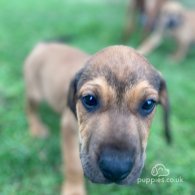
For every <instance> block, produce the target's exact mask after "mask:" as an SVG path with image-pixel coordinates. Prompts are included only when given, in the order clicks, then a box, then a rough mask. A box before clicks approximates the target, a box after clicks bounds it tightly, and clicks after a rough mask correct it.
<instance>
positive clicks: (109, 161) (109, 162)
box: [80, 152, 144, 185]
mask: <svg viewBox="0 0 195 195" xmlns="http://www.w3.org/2000/svg"><path fill="white" fill-rule="evenodd" d="M104 155H105V156H104ZM104 155H103V157H101V158H100V157H99V158H97V159H95V158H93V156H90V155H88V154H86V153H85V152H81V155H80V157H81V162H82V166H83V170H84V175H85V176H86V177H87V178H88V179H89V180H90V181H91V182H93V183H101V184H110V183H115V184H118V185H131V184H133V183H135V182H136V180H137V178H138V177H139V176H140V174H141V171H142V168H143V165H144V158H143V157H140V155H139V157H138V158H137V159H135V160H134V161H132V160H131V158H129V157H127V158H125V154H124V153H119V154H118V157H116V156H112V157H110V156H109V155H107V152H105V153H104ZM141 156H144V155H141ZM121 162H122V163H121Z"/></svg>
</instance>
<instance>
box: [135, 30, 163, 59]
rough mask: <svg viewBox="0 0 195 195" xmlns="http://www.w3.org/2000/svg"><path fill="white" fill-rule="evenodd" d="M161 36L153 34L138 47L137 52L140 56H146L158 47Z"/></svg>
mask: <svg viewBox="0 0 195 195" xmlns="http://www.w3.org/2000/svg"><path fill="white" fill-rule="evenodd" d="M162 36H163V35H162V34H161V33H159V32H154V33H153V34H152V35H151V36H150V37H149V38H148V39H147V40H146V41H144V42H143V44H142V45H141V46H140V47H138V49H137V50H138V52H139V53H141V54H142V55H148V54H149V53H150V52H152V51H153V50H154V49H156V48H157V47H158V46H159V45H160V43H161V41H162Z"/></svg>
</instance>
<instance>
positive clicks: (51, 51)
mask: <svg viewBox="0 0 195 195" xmlns="http://www.w3.org/2000/svg"><path fill="white" fill-rule="evenodd" d="M84 64H85V66H84ZM24 75H25V82H26V96H27V118H28V121H29V126H30V132H31V134H32V135H33V136H38V137H45V136H47V134H48V131H47V129H46V127H45V126H44V125H43V124H42V122H41V120H40V119H39V118H38V115H37V108H38V105H39V103H40V102H41V101H46V102H47V103H48V104H49V105H50V106H51V107H52V108H53V109H54V110H55V111H57V112H58V113H60V115H61V138H62V140H61V142H62V153H63V160H64V164H65V166H64V171H65V176H66V181H65V182H64V184H63V186H62V194H63V195H85V194H86V192H85V187H84V180H83V171H84V174H85V175H86V176H87V177H88V178H89V179H90V180H91V181H93V182H97V183H109V182H113V181H109V180H108V179H107V178H105V177H104V175H103V174H102V172H101V170H100V168H99V167H98V159H99V157H100V156H101V154H102V152H103V151H104V150H106V149H107V148H110V147H111V148H112V147H113V148H117V151H118V150H119V151H120V152H121V153H124V152H127V154H131V153H132V152H133V157H132V158H133V159H134V161H133V162H134V165H133V168H132V171H131V172H130V173H129V175H128V176H127V177H126V178H125V179H123V180H122V181H121V182H117V181H115V182H116V183H118V184H125V185H130V184H131V183H133V182H135V181H136V179H137V178H138V176H139V174H140V173H141V170H142V167H143V164H144V159H145V149H146V145H147V138H148V134H149V127H150V124H151V121H152V118H153V115H154V111H152V113H150V115H148V116H142V115H141V113H140V106H141V105H142V103H143V102H144V101H145V100H147V99H148V98H152V99H154V100H155V101H157V102H159V103H163V106H164V108H165V109H164V110H166V108H168V98H167V92H166V85H165V82H164V81H163V79H162V77H161V76H160V74H159V73H158V72H157V71H156V70H155V69H154V68H153V67H152V66H151V65H150V64H149V63H148V62H147V60H146V59H145V58H143V57H142V56H141V55H139V54H138V53H137V52H136V51H135V50H134V49H132V48H129V47H125V46H112V47H108V48H106V49H104V50H101V51H100V52H98V53H96V54H95V55H93V56H92V57H90V56H89V55H88V54H86V53H84V52H82V51H80V50H78V49H75V48H72V47H69V46H67V45H62V44H56V43H50V44H47V43H41V44H39V45H38V46H36V47H35V48H34V50H33V51H32V53H31V54H30V55H29V56H28V58H27V60H26V62H25V66H24ZM88 94H94V95H96V96H97V97H98V100H99V101H100V104H99V107H98V109H97V110H96V111H93V112H90V111H88V110H87V109H86V107H85V106H84V104H83V102H82V97H84V96H86V95H88ZM154 110H155V109H154ZM166 111H167V110H166ZM75 116H76V117H75ZM76 119H77V120H76ZM166 122H167V121H166ZM167 124H168V122H167ZM167 129H168V126H167ZM78 130H79V131H78ZM167 132H168V131H167ZM168 133H169V132H168ZM78 144H80V151H79V147H78ZM79 153H80V158H81V162H82V166H81V163H80V159H79ZM82 168H83V169H82Z"/></svg>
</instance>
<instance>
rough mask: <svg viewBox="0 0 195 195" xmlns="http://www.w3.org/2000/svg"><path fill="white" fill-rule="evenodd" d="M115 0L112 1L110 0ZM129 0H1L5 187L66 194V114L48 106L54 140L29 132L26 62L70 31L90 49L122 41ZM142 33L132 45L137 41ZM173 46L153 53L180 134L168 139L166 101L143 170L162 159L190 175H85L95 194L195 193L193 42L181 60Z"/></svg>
mask: <svg viewBox="0 0 195 195" xmlns="http://www.w3.org/2000/svg"><path fill="white" fill-rule="evenodd" d="M111 2H113V3H111ZM125 5H126V1H108V0H107V1H103V0H101V1H98V2H95V1H93V2H92V1H87V0H85V1H84V0H83V1H81V0H80V1H76V0H74V1H73V0H72V1H71V0H68V1H65V0H64V1H62V0H48V1H40V0H33V1H32V0H29V1H19V0H12V1H7V0H1V1H0V40H1V41H0V194H1V195H16V194H17V195H27V194H28V195H31V194H32V195H39V194H40V195H47V194H48V195H49V194H52V195H53V194H59V193H60V186H61V183H62V181H63V175H62V172H61V169H62V168H61V155H60V142H59V140H60V131H59V124H58V122H59V117H58V116H57V115H56V114H55V113H53V112H52V111H50V110H48V108H47V107H45V106H43V108H42V109H41V110H42V112H41V113H42V118H43V119H44V120H45V122H46V123H47V124H49V126H50V128H51V136H50V137H49V138H48V139H47V140H39V139H34V138H32V137H30V135H29V133H28V126H27V122H26V117H25V113H24V101H25V97H24V82H23V75H22V67H23V62H24V59H25V57H26V56H27V54H28V53H29V52H30V50H31V49H32V47H33V46H34V45H35V44H36V43H37V42H39V41H41V40H47V39H51V38H56V37H62V36H65V37H69V38H70V42H71V43H70V44H71V45H74V46H77V47H80V48H82V49H83V50H86V51H88V52H90V53H94V52H96V51H98V50H99V49H101V48H103V47H106V46H108V45H112V44H121V42H120V37H121V32H122V27H123V23H124V17H125V14H124V13H125V11H124V10H125ZM138 43H139V39H138V36H137V33H136V32H135V33H134V35H133V36H132V37H131V39H130V40H129V43H128V44H129V45H132V46H135V47H136V46H137V45H138ZM172 49H174V46H172V44H171V43H170V42H169V41H167V42H165V44H163V46H161V47H160V48H158V49H157V50H156V51H155V52H154V53H153V54H151V55H150V56H149V60H150V62H151V63H152V64H154V65H155V66H156V68H158V69H159V70H160V71H161V72H162V73H163V75H164V77H165V79H166V80H167V84H168V89H169V95H170V102H171V126H172V132H173V138H174V142H173V144H172V145H171V146H168V145H167V144H166V143H165V140H164V137H163V135H162V132H163V127H162V121H161V109H160V108H159V109H158V111H157V114H156V117H155V119H154V122H153V125H152V128H151V133H150V137H149V140H148V148H147V159H146V163H145V168H144V171H143V173H142V176H141V177H142V178H146V177H149V178H151V174H150V171H151V168H152V167H153V165H155V164H156V163H163V164H164V165H165V166H166V167H167V168H168V169H170V175H169V177H171V178H177V177H180V176H181V177H182V178H183V180H184V182H183V183H159V184H144V183H141V184H137V185H133V186H132V187H119V186H116V185H95V184H91V183H90V182H89V181H86V186H87V190H88V193H89V194H91V195H108V194H111V195H129V194H132V195H134V194H136V195H138V194H163V195H164V194H182V195H194V194H195V165H194V162H195V152H194V149H195V139H194V137H195V136H194V135H195V111H194V108H195V80H194V75H195V65H194V60H195V58H194V53H195V49H192V51H191V52H190V54H189V55H188V57H187V58H186V59H185V60H184V61H183V62H181V63H179V64H178V63H174V62H171V61H170V60H169V58H168V53H169V52H170V51H171V50H172Z"/></svg>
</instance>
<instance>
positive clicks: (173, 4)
mask: <svg viewBox="0 0 195 195" xmlns="http://www.w3.org/2000/svg"><path fill="white" fill-rule="evenodd" d="M165 35H168V36H171V37H173V38H174V39H175V40H176V42H177V45H178V46H177V47H178V49H177V51H176V53H175V54H174V55H173V58H174V59H175V60H181V59H183V58H185V56H186V54H187V52H188V49H189V47H190V45H191V44H192V43H193V42H195V11H189V10H187V9H185V8H184V7H183V6H182V5H181V4H180V3H178V2H177V1H168V2H167V3H165V4H164V5H163V6H162V8H161V12H160V17H159V20H158V25H157V28H156V30H155V31H154V32H153V33H152V34H151V36H150V37H149V38H148V39H146V41H144V42H143V44H142V45H141V46H140V47H139V48H138V51H139V52H140V53H141V54H144V55H147V54H149V53H150V52H152V51H153V50H154V49H155V48H156V47H158V46H159V45H160V44H161V42H162V41H163V39H164V36H165Z"/></svg>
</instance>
